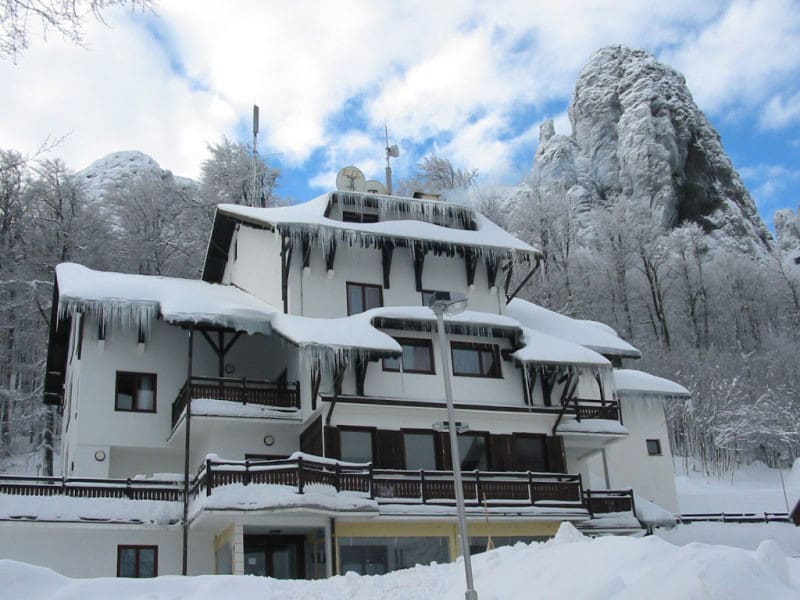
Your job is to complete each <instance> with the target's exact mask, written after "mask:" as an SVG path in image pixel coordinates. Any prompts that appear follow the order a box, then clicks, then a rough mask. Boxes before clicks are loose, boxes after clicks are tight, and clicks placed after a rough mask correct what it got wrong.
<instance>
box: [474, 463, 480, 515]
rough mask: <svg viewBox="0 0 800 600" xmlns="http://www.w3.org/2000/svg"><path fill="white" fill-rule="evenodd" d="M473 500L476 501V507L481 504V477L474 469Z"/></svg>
mask: <svg viewBox="0 0 800 600" xmlns="http://www.w3.org/2000/svg"><path fill="white" fill-rule="evenodd" d="M475 500H477V501H478V506H480V504H481V475H480V471H478V469H475Z"/></svg>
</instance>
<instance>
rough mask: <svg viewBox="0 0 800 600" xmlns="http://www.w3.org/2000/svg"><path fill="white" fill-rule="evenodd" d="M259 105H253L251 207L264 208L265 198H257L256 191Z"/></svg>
mask: <svg viewBox="0 0 800 600" xmlns="http://www.w3.org/2000/svg"><path fill="white" fill-rule="evenodd" d="M256 144H258V105H257V104H253V190H252V196H251V197H250V205H251V206H263V204H264V202H263V200H264V199H263V198H256V190H257V189H258V150H256Z"/></svg>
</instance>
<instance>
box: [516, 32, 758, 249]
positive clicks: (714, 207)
mask: <svg viewBox="0 0 800 600" xmlns="http://www.w3.org/2000/svg"><path fill="white" fill-rule="evenodd" d="M569 119H570V123H571V125H572V133H571V135H569V136H565V135H556V134H555V131H554V130H553V128H552V123H547V122H546V123H544V124H543V125H542V127H541V128H540V145H539V148H538V150H537V153H536V161H535V165H534V168H533V171H532V173H531V177H530V182H529V183H530V185H531V187H532V188H533V189H534V190H538V192H539V193H541V194H552V193H558V194H562V195H564V196H565V197H568V198H570V199H572V200H573V201H575V202H577V203H578V204H579V207H582V208H591V207H593V206H603V205H608V204H609V203H613V202H614V200H615V198H618V197H621V196H627V197H631V198H633V199H635V200H638V201H640V202H643V203H645V202H646V203H647V204H648V206H649V207H650V208H651V209H652V210H654V211H657V212H658V213H659V214H660V216H661V220H662V223H663V224H664V226H665V227H675V226H677V225H678V224H680V223H681V222H684V221H694V222H696V223H698V224H699V225H701V226H702V227H703V229H704V230H705V231H706V232H707V233H708V235H709V236H710V237H711V238H715V239H717V240H719V242H720V243H723V244H726V245H732V246H734V247H736V248H738V249H740V250H742V251H746V252H750V253H761V252H763V251H765V250H767V249H768V248H769V247H770V244H771V236H770V233H769V231H768V230H767V228H766V226H765V225H764V223H763V222H762V220H761V218H760V217H759V216H758V212H757V210H756V207H755V203H754V202H753V199H752V198H751V196H750V194H749V192H748V191H747V189H746V188H745V186H744V184H743V182H742V180H741V178H740V177H739V174H738V173H737V172H736V170H735V169H734V167H733V165H732V163H731V161H730V159H729V158H728V156H727V154H726V153H725V150H724V148H723V146H722V142H721V140H720V136H719V134H718V133H717V131H716V130H715V129H714V128H713V127H712V125H711V124H710V123H709V121H708V119H707V118H706V117H705V115H704V114H703V113H702V112H701V111H700V109H699V108H698V107H697V105H696V104H695V102H694V100H693V98H692V95H691V93H690V91H689V89H688V87H687V85H686V80H685V79H684V77H683V76H682V75H681V74H680V73H678V72H677V71H675V70H674V69H673V68H671V67H669V66H668V65H665V64H663V63H660V62H658V61H657V60H656V59H655V57H653V56H652V55H651V54H649V53H648V52H645V51H643V50H634V49H631V48H626V47H624V46H609V47H606V48H602V49H601V50H599V51H597V52H596V53H595V54H594V55H592V57H591V58H590V59H589V61H588V62H587V64H586V66H585V67H584V68H583V70H582V72H581V74H580V76H579V77H578V80H577V83H576V85H575V94H574V97H573V100H572V102H571V104H570V107H569Z"/></svg>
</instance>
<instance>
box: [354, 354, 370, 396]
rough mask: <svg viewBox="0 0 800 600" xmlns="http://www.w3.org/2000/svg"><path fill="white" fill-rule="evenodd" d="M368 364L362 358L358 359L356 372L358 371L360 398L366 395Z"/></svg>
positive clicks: (357, 388)
mask: <svg viewBox="0 0 800 600" xmlns="http://www.w3.org/2000/svg"><path fill="white" fill-rule="evenodd" d="M367 366H368V363H367V361H365V360H364V359H363V358H362V357H360V356H358V357H356V361H355V370H356V394H357V395H358V396H363V395H364V380H365V379H366V378H367Z"/></svg>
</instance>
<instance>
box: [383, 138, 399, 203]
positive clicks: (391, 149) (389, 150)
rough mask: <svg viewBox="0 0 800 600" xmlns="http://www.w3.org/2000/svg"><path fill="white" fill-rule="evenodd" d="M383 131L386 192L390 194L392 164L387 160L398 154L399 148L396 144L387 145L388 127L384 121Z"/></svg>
mask: <svg viewBox="0 0 800 600" xmlns="http://www.w3.org/2000/svg"><path fill="white" fill-rule="evenodd" d="M383 132H384V134H385V135H386V194H387V195H388V196H391V195H392V165H391V162H390V161H389V159H390V158H397V157H398V156H400V148H398V147H397V144H392V145H391V146H390V145H389V127H388V125H386V123H385V122H384V124H383Z"/></svg>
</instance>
